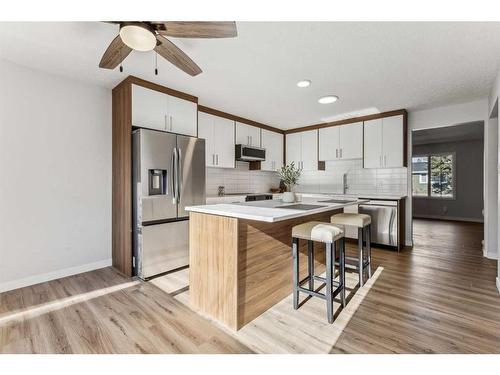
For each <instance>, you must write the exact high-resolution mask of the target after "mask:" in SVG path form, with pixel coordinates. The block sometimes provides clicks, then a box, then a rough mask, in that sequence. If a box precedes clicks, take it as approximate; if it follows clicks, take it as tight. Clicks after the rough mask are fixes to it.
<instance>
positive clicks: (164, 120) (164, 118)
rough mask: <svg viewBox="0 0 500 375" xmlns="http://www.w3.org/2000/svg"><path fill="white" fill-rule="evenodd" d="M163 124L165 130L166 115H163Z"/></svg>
mask: <svg viewBox="0 0 500 375" xmlns="http://www.w3.org/2000/svg"><path fill="white" fill-rule="evenodd" d="M163 125H164V128H165V130H167V115H164V116H163Z"/></svg>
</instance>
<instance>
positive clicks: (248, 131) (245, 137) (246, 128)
mask: <svg viewBox="0 0 500 375" xmlns="http://www.w3.org/2000/svg"><path fill="white" fill-rule="evenodd" d="M236 144H237V145H240V144H241V145H247V146H254V147H260V128H257V127H256V126H251V125H247V124H243V123H241V122H236Z"/></svg>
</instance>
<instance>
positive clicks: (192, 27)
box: [159, 21, 238, 38]
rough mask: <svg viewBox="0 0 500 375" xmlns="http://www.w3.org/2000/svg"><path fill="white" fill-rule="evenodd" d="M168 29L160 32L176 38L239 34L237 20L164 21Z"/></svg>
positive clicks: (226, 36)
mask: <svg viewBox="0 0 500 375" xmlns="http://www.w3.org/2000/svg"><path fill="white" fill-rule="evenodd" d="M164 25H165V29H166V30H159V33H161V34H163V35H167V36H171V37H174V38H234V37H236V36H238V31H237V30H236V22H234V21H231V22H205V21H203V22H196V21H192V22H183V21H167V22H164Z"/></svg>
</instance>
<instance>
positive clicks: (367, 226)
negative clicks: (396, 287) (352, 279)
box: [330, 213, 372, 287]
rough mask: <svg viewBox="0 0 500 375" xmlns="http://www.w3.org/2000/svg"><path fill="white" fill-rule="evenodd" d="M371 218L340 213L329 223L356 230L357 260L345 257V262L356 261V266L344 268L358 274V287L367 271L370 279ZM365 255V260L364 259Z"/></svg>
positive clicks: (348, 265) (364, 215) (347, 265)
mask: <svg viewBox="0 0 500 375" xmlns="http://www.w3.org/2000/svg"><path fill="white" fill-rule="evenodd" d="M371 221H372V219H371V217H370V215H366V214H356V213H342V214H336V215H333V216H332V217H331V218H330V222H331V223H332V224H335V225H343V226H353V227H357V228H358V259H356V258H354V257H346V259H347V260H351V261H356V262H357V265H351V264H346V265H345V267H347V268H350V269H355V270H356V271H357V272H358V274H359V287H362V286H363V276H364V273H365V270H366V269H368V278H370V277H372V267H371V257H372V254H371V245H370V241H371V233H370V232H371ZM363 240H364V241H365V242H366V247H365V250H366V254H365V251H363ZM365 255H366V259H365Z"/></svg>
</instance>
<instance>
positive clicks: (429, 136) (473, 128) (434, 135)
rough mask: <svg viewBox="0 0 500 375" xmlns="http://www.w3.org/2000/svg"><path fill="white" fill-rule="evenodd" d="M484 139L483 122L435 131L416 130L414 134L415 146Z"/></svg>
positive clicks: (413, 141)
mask: <svg viewBox="0 0 500 375" xmlns="http://www.w3.org/2000/svg"><path fill="white" fill-rule="evenodd" d="M483 138H484V124H483V122H482V121H475V122H468V123H465V124H459V125H454V126H445V127H441V128H435V129H423V130H415V131H413V133H412V143H413V145H426V144H432V143H445V142H461V141H479V140H483Z"/></svg>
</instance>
